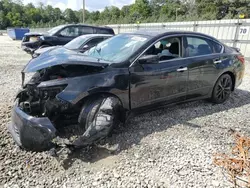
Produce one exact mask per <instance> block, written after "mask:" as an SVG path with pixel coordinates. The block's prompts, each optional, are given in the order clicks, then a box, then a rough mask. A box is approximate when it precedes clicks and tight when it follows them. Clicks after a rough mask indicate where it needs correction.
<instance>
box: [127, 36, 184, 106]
mask: <svg viewBox="0 0 250 188" xmlns="http://www.w3.org/2000/svg"><path fill="white" fill-rule="evenodd" d="M181 45H182V40H181V37H172V38H166V39H162V40H160V41H158V42H156V43H155V44H154V45H153V46H152V47H150V48H149V49H148V50H147V51H146V52H145V54H143V55H142V57H143V56H146V55H158V56H159V58H160V61H159V63H156V64H155V63H152V64H150V63H147V64H140V63H139V61H137V62H135V64H134V65H133V66H131V67H130V69H129V71H130V77H131V78H130V99H131V100H130V101H131V109H136V108H140V107H145V106H151V105H152V106H153V105H156V106H159V105H165V104H168V103H173V102H180V101H183V100H185V98H186V91H187V79H188V71H187V67H186V61H183V59H182V57H181V49H182V48H181Z"/></svg>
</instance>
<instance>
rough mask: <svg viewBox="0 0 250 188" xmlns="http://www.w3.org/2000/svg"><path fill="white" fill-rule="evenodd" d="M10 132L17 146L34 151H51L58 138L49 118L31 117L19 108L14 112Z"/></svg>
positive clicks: (14, 109)
mask: <svg viewBox="0 0 250 188" xmlns="http://www.w3.org/2000/svg"><path fill="white" fill-rule="evenodd" d="M8 130H9V132H10V133H11V135H12V137H13V139H14V140H15V142H16V143H17V145H19V146H20V147H22V148H24V149H27V150H32V151H43V150H48V149H50V148H51V147H52V146H53V144H52V142H51V141H52V139H53V138H55V137H56V129H55V127H54V126H53V124H52V123H51V121H50V120H49V119H48V118H46V117H42V118H36V117H33V116H29V115H28V114H26V113H25V112H23V111H22V110H21V109H20V108H19V107H18V106H15V107H14V108H13V110H12V116H11V123H10V124H9V125H8Z"/></svg>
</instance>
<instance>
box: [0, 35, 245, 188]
mask: <svg viewBox="0 0 250 188" xmlns="http://www.w3.org/2000/svg"><path fill="white" fill-rule="evenodd" d="M29 59H30V56H29V55H27V54H26V53H25V52H23V51H22V50H21V49H20V42H18V41H12V40H10V39H9V38H8V37H7V36H0V78H1V79H0V87H1V89H0V92H1V93H0V96H1V97H0V117H1V119H0V126H1V127H0V187H11V188H12V187H13V188H14V187H25V188H26V187H37V188H40V187H41V188H43V187H51V188H52V187H58V188H59V187H60V188H61V187H67V188H68V187H69V188H71V187H72V188H78V187H84V188H85V187H99V188H100V187H115V188H116V187H126V188H127V187H171V188H172V187H173V188H181V187H199V188H201V187H227V188H228V187H232V185H231V184H230V183H229V182H228V180H227V179H226V178H225V176H224V174H223V172H222V170H221V169H220V168H218V167H216V166H214V165H213V164H212V160H213V155H214V154H215V153H217V152H223V151H225V152H230V149H231V146H232V142H233V140H232V138H231V137H230V134H229V130H230V128H232V129H235V130H237V131H240V132H242V133H245V134H246V135H250V131H249V125H250V108H249V107H250V79H249V78H250V77H249V76H250V71H249V68H250V66H249V64H247V66H246V75H245V80H244V82H243V84H242V85H241V86H240V88H238V89H237V90H236V91H235V93H234V94H233V95H232V97H231V98H230V100H229V101H227V102H226V103H225V104H222V105H213V104H210V103H208V102H205V101H197V102H192V103H186V104H181V105H177V106H172V107H167V108H164V109H161V110H157V111H154V112H151V113H147V114H144V115H140V116H137V117H135V118H132V119H131V120H130V121H129V123H128V124H127V125H126V126H125V127H123V128H120V129H119V130H118V131H116V132H115V133H114V134H113V135H112V137H110V138H107V139H106V140H105V142H104V143H106V145H108V146H109V147H117V145H116V144H119V147H118V150H117V151H116V152H115V153H112V152H110V151H109V150H107V149H105V147H100V146H95V147H92V148H90V150H89V151H88V152H86V151H80V152H77V153H74V154H73V155H71V156H70V157H69V158H68V159H67V160H65V161H64V165H63V166H62V165H60V164H59V163H58V162H57V160H56V159H55V158H53V157H50V156H49V155H47V153H32V152H26V151H23V150H20V149H19V148H18V147H17V146H15V144H14V142H13V141H12V139H11V138H10V136H9V134H8V132H7V129H6V124H7V123H8V122H9V121H10V110H11V105H12V102H13V98H14V96H15V94H16V92H17V90H18V88H19V87H20V84H21V74H20V71H21V69H22V68H23V66H24V65H25V64H26V63H27V62H28V60H29ZM63 167H64V168H63Z"/></svg>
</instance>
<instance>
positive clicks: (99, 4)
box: [23, 0, 135, 11]
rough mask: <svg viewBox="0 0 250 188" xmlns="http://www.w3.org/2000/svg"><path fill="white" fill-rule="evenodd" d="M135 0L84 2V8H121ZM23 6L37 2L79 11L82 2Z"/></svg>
mask: <svg viewBox="0 0 250 188" xmlns="http://www.w3.org/2000/svg"><path fill="white" fill-rule="evenodd" d="M134 1H135V0H85V2H86V8H87V9H88V10H90V11H94V10H103V9H104V8H105V7H106V6H112V5H113V6H117V7H119V8H121V7H122V6H124V5H129V4H132V3H133V2H134ZM23 2H24V4H27V3H30V2H32V3H33V4H35V5H37V3H38V2H42V3H44V4H45V5H52V6H53V7H58V8H60V9H62V10H65V9H66V8H71V9H73V10H79V9H81V8H82V0H23Z"/></svg>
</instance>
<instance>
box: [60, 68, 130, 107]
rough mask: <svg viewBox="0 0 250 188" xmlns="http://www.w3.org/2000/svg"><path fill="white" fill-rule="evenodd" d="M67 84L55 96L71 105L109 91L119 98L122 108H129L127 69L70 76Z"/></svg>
mask: <svg viewBox="0 0 250 188" xmlns="http://www.w3.org/2000/svg"><path fill="white" fill-rule="evenodd" d="M67 84H68V86H67V87H66V88H65V89H64V91H63V92H61V93H59V94H58V95H57V97H58V98H60V99H62V100H64V101H67V102H70V103H71V104H73V105H74V104H77V103H78V102H79V101H81V100H83V99H84V98H86V97H88V96H91V95H96V94H98V93H110V94H113V95H115V96H117V97H118V98H119V99H120V100H121V102H122V104H123V107H124V108H126V109H129V74H128V70H127V69H119V70H118V71H112V72H110V71H108V72H104V73H99V74H93V75H87V76H83V77H77V78H72V79H68V80H67Z"/></svg>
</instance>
